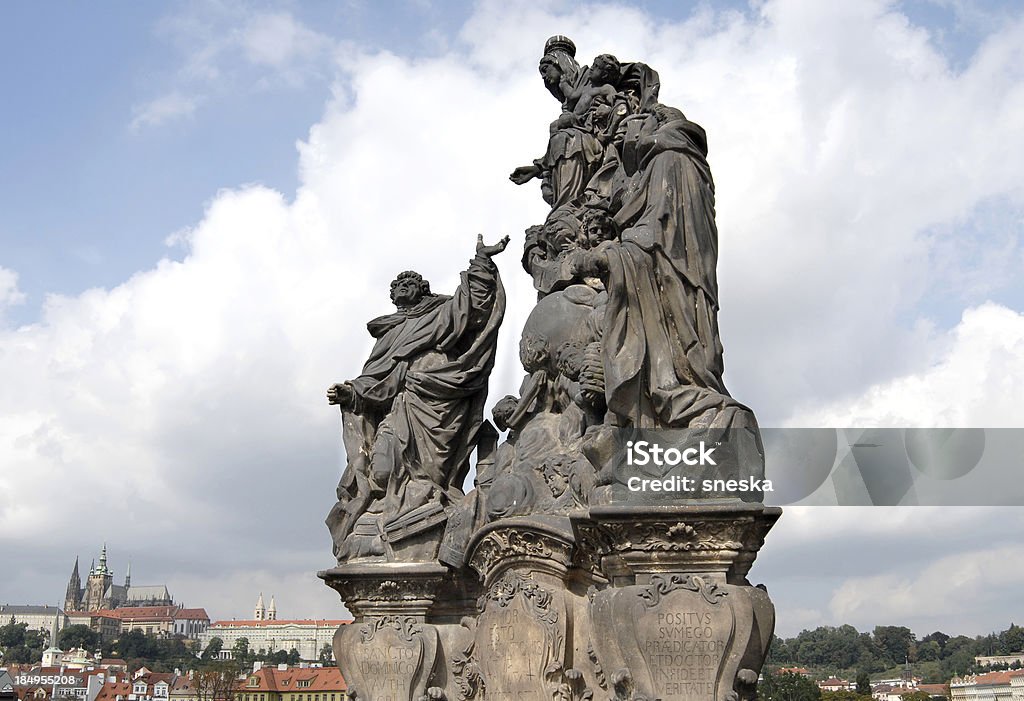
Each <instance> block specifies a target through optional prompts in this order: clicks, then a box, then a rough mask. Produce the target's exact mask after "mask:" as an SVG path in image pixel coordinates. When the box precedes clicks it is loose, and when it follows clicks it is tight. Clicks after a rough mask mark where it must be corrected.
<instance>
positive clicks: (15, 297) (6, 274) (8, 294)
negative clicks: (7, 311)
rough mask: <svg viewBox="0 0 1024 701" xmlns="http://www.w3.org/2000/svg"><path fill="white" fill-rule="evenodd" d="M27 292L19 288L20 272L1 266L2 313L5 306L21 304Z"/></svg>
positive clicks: (0, 304) (0, 296) (0, 308)
mask: <svg viewBox="0 0 1024 701" xmlns="http://www.w3.org/2000/svg"><path fill="white" fill-rule="evenodd" d="M24 301H25V294H24V293H23V292H22V291H21V290H19V289H18V274H17V273H16V272H14V271H13V270H8V269H7V268H3V267H0V314H2V313H3V310H4V308H5V307H9V306H12V305H15V304H21V303H22V302H24Z"/></svg>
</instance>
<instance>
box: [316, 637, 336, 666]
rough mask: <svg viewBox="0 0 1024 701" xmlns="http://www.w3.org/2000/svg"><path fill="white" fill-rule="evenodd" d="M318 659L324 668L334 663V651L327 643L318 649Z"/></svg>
mask: <svg viewBox="0 0 1024 701" xmlns="http://www.w3.org/2000/svg"><path fill="white" fill-rule="evenodd" d="M318 657H319V659H320V661H321V662H322V663H323V664H324V666H325V667H327V666H330V665H331V664H333V663H334V659H333V657H334V651H333V650H332V649H331V646H330V645H328V644H327V643H324V646H323V647H322V648H320V655H319V656H318Z"/></svg>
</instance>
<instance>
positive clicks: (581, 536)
mask: <svg viewBox="0 0 1024 701" xmlns="http://www.w3.org/2000/svg"><path fill="white" fill-rule="evenodd" d="M780 514H781V510H780V509H777V508H770V507H764V506H762V505H760V504H744V503H738V502H731V503H720V504H704V503H698V502H694V503H689V504H680V505H674V506H668V505H666V506H654V507H647V508H638V507H612V506H604V507H593V508H591V509H590V513H589V515H588V516H586V517H582V516H581V517H578V518H574V519H573V525H574V527H575V529H576V534H577V538H578V541H579V548H580V552H581V553H582V554H584V555H585V558H584V561H585V564H586V565H587V566H589V567H591V568H594V569H595V570H596V571H597V572H600V573H601V574H602V575H604V577H606V578H607V580H608V581H609V586H607V587H606V588H603V589H600V590H598V589H595V590H592V592H591V596H590V606H589V616H590V625H591V626H592V629H593V630H594V631H600V632H601V634H599V635H596V636H595V637H594V658H595V659H594V663H595V666H596V667H597V670H598V676H599V677H600V678H601V680H602V681H603V682H604V683H603V684H602V686H604V687H605V688H606V689H607V690H608V692H609V694H610V698H612V699H615V700H616V701H620V700H626V699H654V698H657V699H663V700H664V701H669V700H670V699H674V700H677V701H711V700H714V701H736V700H737V699H744V698H753V696H754V693H755V690H756V683H757V676H758V672H759V671H760V669H761V664H762V662H763V660H764V656H765V655H766V654H767V651H768V645H769V644H770V643H771V638H772V633H773V631H774V627H775V609H774V607H773V606H772V603H771V600H770V599H769V598H768V594H767V592H766V591H765V590H764V588H763V587H753V586H751V585H750V583H749V582H748V581H747V579H746V574H747V572H748V571H749V569H750V566H751V565H752V564H753V562H754V558H755V557H756V555H757V551H758V549H759V548H760V547H761V545H762V543H763V542H764V536H765V534H766V533H767V532H768V530H769V529H770V528H771V526H772V524H774V523H775V521H776V520H777V519H778V518H779V515H780Z"/></svg>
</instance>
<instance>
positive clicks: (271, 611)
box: [267, 594, 277, 621]
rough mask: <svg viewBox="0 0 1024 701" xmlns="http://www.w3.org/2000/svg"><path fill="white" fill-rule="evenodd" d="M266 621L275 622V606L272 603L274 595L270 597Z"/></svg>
mask: <svg viewBox="0 0 1024 701" xmlns="http://www.w3.org/2000/svg"><path fill="white" fill-rule="evenodd" d="M267 620H268V621H276V620H277V604H276V603H274V595H273V594H271V595H270V608H268V609H267Z"/></svg>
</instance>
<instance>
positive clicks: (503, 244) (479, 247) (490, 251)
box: [476, 234, 509, 258]
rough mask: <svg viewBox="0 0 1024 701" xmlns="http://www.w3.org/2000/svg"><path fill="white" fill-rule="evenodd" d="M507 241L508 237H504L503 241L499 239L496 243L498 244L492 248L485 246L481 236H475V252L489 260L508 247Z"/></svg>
mask: <svg viewBox="0 0 1024 701" xmlns="http://www.w3.org/2000/svg"><path fill="white" fill-rule="evenodd" d="M508 240H509V238H508V236H506V237H504V238H503V239H501V241H498V243H496V244H494V245H493V246H487V245H485V244H484V235H483V234H477V235H476V252H477V255H481V256H486V257H487V258H490V257H491V256H494V255H497V254H499V253H501V252H502V251H504V250H505V248H507V247H508Z"/></svg>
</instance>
